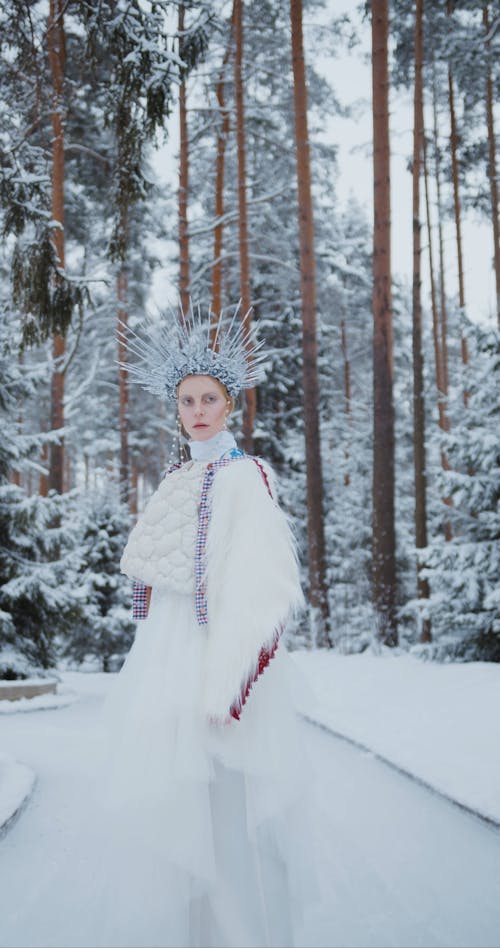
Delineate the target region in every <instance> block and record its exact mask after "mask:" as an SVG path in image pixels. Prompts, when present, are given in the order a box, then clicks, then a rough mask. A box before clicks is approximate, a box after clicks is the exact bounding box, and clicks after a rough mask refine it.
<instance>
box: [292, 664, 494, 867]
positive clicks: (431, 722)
mask: <svg viewBox="0 0 500 948" xmlns="http://www.w3.org/2000/svg"><path fill="white" fill-rule="evenodd" d="M293 657H294V659H295V662H296V664H297V667H298V668H299V669H300V670H301V671H302V672H303V673H304V677H305V679H306V680H307V683H308V685H309V688H308V689H305V690H304V691H303V693H302V694H301V695H300V707H301V710H302V711H303V713H304V714H306V715H307V717H309V718H311V719H312V720H314V721H316V722H317V723H319V724H323V725H325V726H326V727H328V728H330V729H331V730H333V731H334V732H335V733H337V734H340V735H342V736H344V737H348V738H350V739H351V740H354V741H356V742H358V743H359V744H362V745H363V746H364V747H366V748H369V749H370V750H372V751H374V752H375V753H376V754H379V755H380V756H381V757H384V758H385V759H387V760H388V761H390V762H391V763H393V764H395V765H396V766H398V767H400V768H401V769H403V770H405V771H407V772H408V773H410V774H412V775H414V776H415V777H418V778H419V779H420V780H423V781H424V782H425V783H427V784H429V785H430V786H431V787H433V788H435V789H436V790H438V791H439V792H441V793H443V794H445V795H447V796H449V797H451V798H452V799H453V800H455V801H456V802H457V803H460V804H462V805H464V806H466V807H470V808H471V809H472V810H474V811H476V812H477V813H479V814H481V815H482V816H485V817H487V818H488V819H491V820H493V821H494V822H496V823H498V824H499V825H500V665H496V664H491V663H487V662H471V663H464V664H461V663H449V664H438V663H436V662H426V661H422V660H421V659H417V658H415V657H413V656H412V655H408V654H397V653H394V652H392V651H391V650H389V649H387V650H384V651H383V652H382V653H381V654H380V655H375V654H373V653H371V652H364V653H363V654H361V655H339V654H337V653H336V652H330V651H323V650H318V651H310V652H308V651H300V652H294V653H293ZM499 878H500V867H499Z"/></svg>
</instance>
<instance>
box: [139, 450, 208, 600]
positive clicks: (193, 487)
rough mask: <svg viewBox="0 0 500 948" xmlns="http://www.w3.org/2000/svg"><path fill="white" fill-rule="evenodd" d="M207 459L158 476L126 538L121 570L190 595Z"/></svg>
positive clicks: (191, 462)
mask: <svg viewBox="0 0 500 948" xmlns="http://www.w3.org/2000/svg"><path fill="white" fill-rule="evenodd" d="M207 463H208V462H206V463H203V462H200V461H188V462H187V463H186V464H183V466H182V467H181V468H179V470H177V471H172V473H171V474H168V476H167V477H165V478H164V479H163V481H162V482H161V484H160V486H159V487H158V489H157V490H156V491H155V493H154V494H153V496H152V497H151V498H150V500H149V501H148V503H147V505H146V507H145V509H144V511H143V513H142V514H141V516H140V517H139V519H138V521H137V523H136V525H135V527H134V528H133V530H132V532H131V533H130V536H129V538H128V542H127V545H126V547H125V549H124V551H123V555H122V558H121V560H120V569H121V571H122V573H126V575H127V576H129V577H130V578H131V579H138V580H142V582H144V583H147V585H148V586H155V587H162V588H164V589H165V588H166V589H170V590H172V591H173V592H177V593H185V594H190V593H193V594H194V590H195V581H194V562H195V548H196V536H197V531H198V508H199V504H200V494H201V486H202V481H203V475H204V473H205V469H206V466H207Z"/></svg>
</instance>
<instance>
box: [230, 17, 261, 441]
mask: <svg viewBox="0 0 500 948" xmlns="http://www.w3.org/2000/svg"><path fill="white" fill-rule="evenodd" d="M233 22H234V39H235V53H234V86H235V96H236V139H237V149H238V222H239V244H240V296H241V306H242V317H243V318H244V320H245V323H246V325H247V327H248V329H250V323H251V312H250V307H251V305H252V297H251V291H250V260H249V256H248V224H247V173H246V138H245V109H244V98H243V74H242V64H243V0H234V6H233ZM244 397H245V404H244V408H243V426H242V430H243V439H242V440H243V447H244V449H245V451H247V452H248V453H249V454H251V453H252V452H253V427H254V421H255V414H256V410H257V393H256V390H255V388H247V389H246V390H245V393H244Z"/></svg>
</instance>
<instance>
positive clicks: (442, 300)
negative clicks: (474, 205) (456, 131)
mask: <svg viewBox="0 0 500 948" xmlns="http://www.w3.org/2000/svg"><path fill="white" fill-rule="evenodd" d="M432 120H433V139H434V174H435V178H436V203H437V217H438V244H439V315H440V326H441V360H442V369H443V376H442V382H443V393H444V395H445V396H447V395H448V312H447V303H446V281H445V269H444V237H443V218H444V212H443V201H442V197H441V149H440V144H439V131H438V115H437V82H436V65H435V62H434V55H433V59H432Z"/></svg>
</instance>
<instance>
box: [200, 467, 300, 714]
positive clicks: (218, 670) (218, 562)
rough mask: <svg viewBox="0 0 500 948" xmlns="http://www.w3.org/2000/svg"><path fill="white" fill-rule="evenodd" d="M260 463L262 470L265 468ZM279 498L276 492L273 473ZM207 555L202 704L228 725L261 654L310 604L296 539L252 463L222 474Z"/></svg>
mask: <svg viewBox="0 0 500 948" xmlns="http://www.w3.org/2000/svg"><path fill="white" fill-rule="evenodd" d="M260 463H262V462H260ZM262 466H263V467H264V468H265V470H266V473H267V475H268V477H269V481H270V486H271V490H272V492H273V497H275V496H276V486H275V483H274V477H273V474H272V471H271V469H270V468H269V466H268V465H264V464H262ZM210 503H211V517H210V524H209V529H208V536H207V547H206V582H207V603H208V633H207V642H206V665H205V676H204V694H203V704H204V710H205V712H206V713H207V714H208V715H209V716H211V717H214V718H225V717H227V714H228V710H229V708H230V707H231V705H232V703H233V702H234V700H235V699H237V698H238V696H239V695H240V694H241V691H242V689H244V686H245V683H246V682H247V681H248V680H250V679H252V678H253V677H254V675H255V672H256V669H257V664H258V659H259V653H260V650H261V648H262V647H263V646H265V647H267V648H270V647H271V646H272V644H273V640H274V637H275V633H276V630H277V629H278V628H279V627H280V625H282V624H285V623H286V620H287V618H289V617H290V615H291V614H293V613H295V612H296V611H297V610H299V609H300V608H301V607H302V606H303V603H304V597H303V593H302V589H301V586H300V579H299V569H298V563H297V556H296V549H295V542H294V538H293V534H292V531H291V528H290V525H289V522H288V519H287V517H286V515H285V514H284V512H283V511H282V510H281V509H280V507H279V506H278V504H277V502H276V500H275V499H273V498H272V497H270V495H269V492H268V490H267V487H266V484H265V481H264V479H263V477H262V474H261V472H260V471H259V469H258V467H257V465H256V464H255V462H254V461H252V460H251V459H250V458H245V459H243V460H239V461H235V462H234V463H232V464H229V465H228V466H227V467H224V468H221V469H220V470H218V471H217V473H216V475H215V478H214V482H213V485H212V487H211V498H210Z"/></svg>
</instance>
